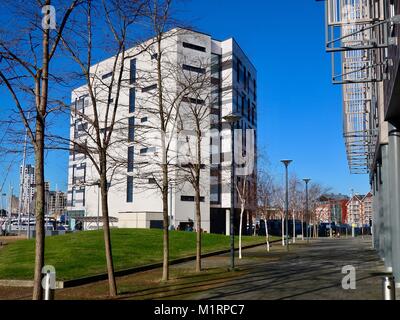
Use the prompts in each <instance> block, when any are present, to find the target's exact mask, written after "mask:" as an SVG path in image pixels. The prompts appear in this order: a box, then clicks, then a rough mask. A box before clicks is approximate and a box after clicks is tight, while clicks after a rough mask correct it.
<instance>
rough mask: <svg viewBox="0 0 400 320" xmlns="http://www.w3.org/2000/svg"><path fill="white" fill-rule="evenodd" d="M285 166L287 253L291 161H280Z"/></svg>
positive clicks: (287, 245)
mask: <svg viewBox="0 0 400 320" xmlns="http://www.w3.org/2000/svg"><path fill="white" fill-rule="evenodd" d="M281 162H282V163H283V164H284V165H285V181H286V194H285V219H286V222H285V224H286V251H289V177H288V166H289V164H290V163H291V162H292V160H281Z"/></svg>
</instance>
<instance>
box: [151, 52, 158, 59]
mask: <svg viewBox="0 0 400 320" xmlns="http://www.w3.org/2000/svg"><path fill="white" fill-rule="evenodd" d="M157 57H158V53H153V54H152V55H151V57H150V58H151V60H156V59H157Z"/></svg>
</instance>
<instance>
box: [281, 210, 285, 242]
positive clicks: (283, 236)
mask: <svg viewBox="0 0 400 320" xmlns="http://www.w3.org/2000/svg"><path fill="white" fill-rule="evenodd" d="M281 221H282V246H283V247H284V246H285V225H284V220H283V213H282V217H281Z"/></svg>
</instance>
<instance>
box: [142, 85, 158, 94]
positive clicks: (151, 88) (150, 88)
mask: <svg viewBox="0 0 400 320" xmlns="http://www.w3.org/2000/svg"><path fill="white" fill-rule="evenodd" d="M154 89H157V85H156V84H152V85H151V86H148V87H145V88H143V89H142V92H148V91H151V90H154Z"/></svg>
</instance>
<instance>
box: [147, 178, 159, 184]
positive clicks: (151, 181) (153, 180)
mask: <svg viewBox="0 0 400 320" xmlns="http://www.w3.org/2000/svg"><path fill="white" fill-rule="evenodd" d="M148 182H149V184H156V183H157V181H156V179H154V178H149V181H148Z"/></svg>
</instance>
